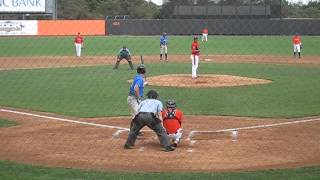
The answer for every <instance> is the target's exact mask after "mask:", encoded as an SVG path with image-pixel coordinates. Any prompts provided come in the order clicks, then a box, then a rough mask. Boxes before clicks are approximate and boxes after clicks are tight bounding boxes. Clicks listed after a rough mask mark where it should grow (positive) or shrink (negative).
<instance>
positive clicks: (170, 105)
mask: <svg viewBox="0 0 320 180" xmlns="http://www.w3.org/2000/svg"><path fill="white" fill-rule="evenodd" d="M166 106H167V107H168V108H173V109H174V108H176V107H177V104H176V101H175V100H174V99H168V100H167V104H166Z"/></svg>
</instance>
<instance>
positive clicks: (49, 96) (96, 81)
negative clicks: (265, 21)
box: [0, 63, 320, 118]
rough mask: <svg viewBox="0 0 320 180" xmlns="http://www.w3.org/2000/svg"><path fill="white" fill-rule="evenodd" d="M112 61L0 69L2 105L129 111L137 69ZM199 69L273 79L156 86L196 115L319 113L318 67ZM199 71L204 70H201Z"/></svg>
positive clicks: (156, 71)
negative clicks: (198, 86) (217, 84)
mask: <svg viewBox="0 0 320 180" xmlns="http://www.w3.org/2000/svg"><path fill="white" fill-rule="evenodd" d="M147 66H148V72H149V73H148V76H155V75H160V74H176V73H178V74H189V73H190V65H189V64H181V63H169V64H148V65H147ZM127 68H128V66H127V64H123V65H122V66H120V69H119V70H117V71H114V70H112V67H111V66H99V67H79V68H56V69H33V70H11V71H0V76H1V81H0V86H1V89H0V105H2V106H11V107H18V108H25V109H32V110H37V111H45V112H54V113H58V114H65V115H71V116H79V117H101V116H119V115H128V114H129V112H128V107H127V104H126V98H127V94H128V89H129V83H128V82H127V80H130V79H132V78H133V76H134V75H135V71H129V70H128V69H127ZM199 72H201V74H228V75H237V76H247V77H253V78H262V79H268V80H272V81H273V82H272V83H270V84H265V85H252V86H239V87H229V88H203V89H196V88H174V87H155V86H147V87H146V89H145V90H146V91H148V90H150V89H156V90H157V91H158V92H159V94H160V100H162V101H163V102H164V101H165V100H166V99H168V98H174V99H176V101H177V104H178V106H179V107H180V108H181V109H182V110H183V111H184V112H185V113H186V114H193V115H197V114H198V115H232V116H254V117H274V118H292V117H305V116H314V115H319V107H320V91H319V89H320V79H319V78H315V77H320V70H319V67H302V66H300V67H297V66H290V65H265V64H214V63H210V64H201V65H200V68H199ZM201 74H200V75H201Z"/></svg>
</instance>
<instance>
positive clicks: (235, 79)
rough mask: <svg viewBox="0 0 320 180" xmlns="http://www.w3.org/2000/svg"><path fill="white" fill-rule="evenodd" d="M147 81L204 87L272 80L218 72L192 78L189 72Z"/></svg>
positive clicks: (159, 84) (148, 78) (153, 83)
mask: <svg viewBox="0 0 320 180" xmlns="http://www.w3.org/2000/svg"><path fill="white" fill-rule="evenodd" d="M147 82H148V84H149V85H152V86H169V87H194V88H206V87H231V86H244V85H254V84H267V83H271V82H272V81H270V80H265V79H255V78H248V77H241V76H231V75H220V74H206V75H203V74H200V75H199V76H198V78H196V79H192V78H191V75H189V74H166V75H160V76H153V77H147Z"/></svg>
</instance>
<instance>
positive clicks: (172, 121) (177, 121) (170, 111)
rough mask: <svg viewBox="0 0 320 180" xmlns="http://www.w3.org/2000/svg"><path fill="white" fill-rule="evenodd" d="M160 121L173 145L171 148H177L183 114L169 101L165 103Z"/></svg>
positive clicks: (180, 135)
mask: <svg viewBox="0 0 320 180" xmlns="http://www.w3.org/2000/svg"><path fill="white" fill-rule="evenodd" d="M162 119H163V126H164V128H165V129H166V131H167V134H168V136H169V138H170V139H171V141H172V143H173V144H172V146H173V147H177V146H178V143H179V142H180V140H181V138H182V134H183V130H182V128H181V123H182V119H183V112H182V111H181V110H180V109H178V108H177V105H176V102H175V100H173V99H169V100H168V101H167V103H166V108H165V109H164V110H163V111H162Z"/></svg>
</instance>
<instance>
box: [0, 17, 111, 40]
mask: <svg viewBox="0 0 320 180" xmlns="http://www.w3.org/2000/svg"><path fill="white" fill-rule="evenodd" d="M105 28H106V21H105V20H38V21H37V20H0V36H66V35H76V34H77V33H78V32H80V33H81V34H82V35H105V34H106V29H105Z"/></svg>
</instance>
